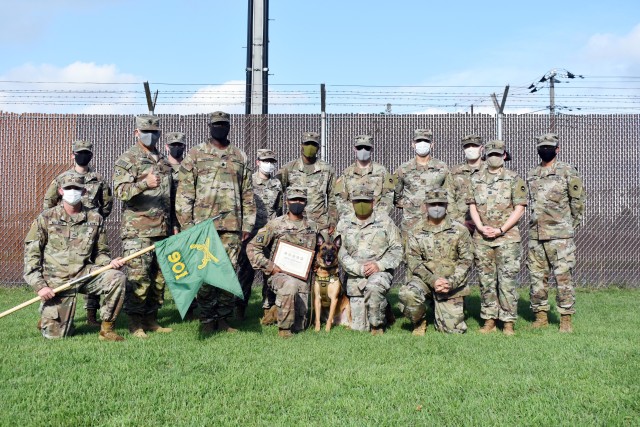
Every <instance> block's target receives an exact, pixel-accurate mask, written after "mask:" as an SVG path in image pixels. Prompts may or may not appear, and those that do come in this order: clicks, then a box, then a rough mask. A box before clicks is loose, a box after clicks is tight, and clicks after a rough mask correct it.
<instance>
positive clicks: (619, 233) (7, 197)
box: [0, 113, 640, 286]
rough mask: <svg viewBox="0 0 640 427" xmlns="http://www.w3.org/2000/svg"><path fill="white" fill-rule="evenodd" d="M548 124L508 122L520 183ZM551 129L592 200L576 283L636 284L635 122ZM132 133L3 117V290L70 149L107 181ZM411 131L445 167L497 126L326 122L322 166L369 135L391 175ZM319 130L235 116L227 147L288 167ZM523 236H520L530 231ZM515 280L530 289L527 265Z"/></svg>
mask: <svg viewBox="0 0 640 427" xmlns="http://www.w3.org/2000/svg"><path fill="white" fill-rule="evenodd" d="M160 118H161V120H162V129H163V130H164V131H165V132H170V131H182V132H185V133H186V134H187V138H188V141H189V146H192V145H195V144H197V143H199V142H201V141H203V140H204V139H205V138H206V137H207V127H206V116H205V115H202V114H200V115H186V116H180V115H161V116H160ZM548 126H549V117H548V116H545V115H537V114H532V115H507V116H505V118H504V125H503V129H504V139H505V140H506V141H507V144H508V147H509V150H510V152H511V153H512V155H513V161H512V162H511V163H508V166H509V167H510V168H511V169H514V170H516V171H517V172H518V173H519V174H520V175H521V176H523V177H524V176H525V175H526V172H527V170H528V169H529V168H531V167H533V166H534V165H535V164H536V162H537V156H536V151H535V144H534V143H533V137H534V136H535V135H538V134H540V133H543V132H546V131H547V129H548ZM556 127H557V132H558V133H559V134H560V140H561V154H560V159H561V160H563V161H567V162H569V163H571V164H573V165H575V166H576V167H577V168H578V170H579V171H580V172H581V173H582V174H583V176H584V179H585V184H586V188H587V192H588V200H587V215H586V219H585V222H584V224H583V227H582V229H581V230H580V231H579V234H578V237H577V239H576V240H577V244H578V250H579V252H578V265H577V267H576V277H577V281H578V283H579V284H582V285H591V286H607V285H612V284H615V285H627V286H638V285H640V231H639V229H640V227H639V226H640V221H639V219H638V197H639V196H640V190H639V187H638V182H639V178H640V176H639V175H640V169H639V166H638V165H639V162H638V160H639V159H638V149H637V148H638V145H639V142H640V141H639V139H640V138H639V135H640V115H584V116H559V117H558V119H557V121H556ZM133 128H134V118H133V116H130V115H42V114H22V115H18V114H10V113H0V167H1V171H0V180H1V181H0V182H2V185H1V186H0V224H2V231H1V232H0V283H3V284H9V283H19V282H21V281H22V253H23V239H24V236H25V235H26V233H27V231H28V228H29V225H30V224H31V222H32V221H33V219H34V218H35V217H36V216H37V214H38V213H39V212H40V210H41V207H42V206H41V205H42V197H43V195H44V191H45V189H46V187H47V185H48V184H49V182H51V180H52V179H53V178H54V177H55V176H56V175H57V174H58V173H60V172H61V171H63V170H66V169H67V168H70V167H71V166H72V159H71V149H70V143H71V141H72V140H73V139H76V138H85V139H88V140H91V141H93V142H94V146H95V155H94V160H93V162H92V163H93V165H94V166H95V167H96V168H97V169H98V171H100V172H101V173H102V174H103V175H104V176H105V177H106V178H107V179H108V180H111V175H112V168H113V164H114V162H115V160H116V158H117V157H118V156H119V155H120V154H121V153H122V152H123V151H124V150H126V149H127V147H129V146H130V145H131V144H132V143H133V138H132V136H133ZM416 128H430V129H433V131H434V137H435V141H436V142H437V144H436V145H435V147H434V155H435V156H436V157H438V158H440V159H442V160H444V161H445V162H447V163H448V164H449V165H455V164H457V163H460V162H462V161H463V155H462V150H461V149H460V146H459V141H460V138H461V137H462V136H464V135H466V134H470V133H477V134H480V135H483V136H484V137H485V138H487V139H492V138H494V137H495V135H496V131H495V129H496V122H495V118H494V117H493V116H489V115H469V114H443V115H375V114H366V115H365V114H340V115H328V116H327V150H326V151H327V152H326V153H325V154H326V158H327V160H328V161H329V162H330V163H331V164H332V165H333V166H334V167H335V169H336V171H337V172H338V173H340V172H341V171H342V170H343V169H344V168H345V167H347V166H348V165H349V164H350V163H351V162H352V161H353V157H354V156H353V152H352V141H353V138H354V137H355V136H356V135H359V134H363V133H368V134H373V135H374V137H375V141H376V147H375V151H374V158H375V160H377V161H379V162H381V163H383V164H384V165H385V166H387V168H389V169H390V170H395V169H396V168H397V167H398V166H399V165H400V164H401V163H402V162H404V161H406V160H408V159H410V158H411V157H412V156H413V153H412V151H411V144H410V141H411V137H412V133H413V130H414V129H416ZM319 129H320V115H298V114H295V115H284V114H282V115H268V116H245V115H234V116H233V117H232V135H231V139H232V140H233V141H234V142H235V143H236V144H238V145H239V146H241V147H242V148H244V150H245V151H246V152H247V154H248V155H249V157H250V159H251V161H252V162H253V161H254V160H255V153H256V150H257V149H258V148H261V147H269V148H273V149H274V150H275V151H276V153H277V154H278V156H279V158H280V159H281V163H285V162H287V161H289V160H292V159H294V158H296V157H297V156H298V155H299V141H300V135H301V134H302V132H304V131H310V130H313V131H319ZM119 221H120V205H119V203H118V202H116V206H115V208H114V212H113V213H112V215H111V217H110V218H109V220H108V221H107V225H108V234H109V240H110V243H111V246H112V250H113V252H114V253H115V254H118V253H119V252H120V250H121V245H120V241H119V237H118V227H119ZM521 228H522V230H523V232H524V234H525V236H526V234H527V233H526V228H527V227H526V226H523V227H521ZM524 245H526V242H525V243H524ZM525 248H526V246H525ZM525 253H526V251H525ZM399 273H401V272H399ZM397 277H401V275H400V274H398V275H397ZM519 278H520V281H521V282H522V283H523V284H526V280H527V275H526V270H525V269H524V262H523V268H522V270H521V273H520V277H519Z"/></svg>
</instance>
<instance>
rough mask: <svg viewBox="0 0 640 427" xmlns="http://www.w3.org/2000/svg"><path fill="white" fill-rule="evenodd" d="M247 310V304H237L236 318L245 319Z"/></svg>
mask: <svg viewBox="0 0 640 427" xmlns="http://www.w3.org/2000/svg"><path fill="white" fill-rule="evenodd" d="M246 311H247V306H246V305H237V306H236V319H238V320H244V319H245V312H246Z"/></svg>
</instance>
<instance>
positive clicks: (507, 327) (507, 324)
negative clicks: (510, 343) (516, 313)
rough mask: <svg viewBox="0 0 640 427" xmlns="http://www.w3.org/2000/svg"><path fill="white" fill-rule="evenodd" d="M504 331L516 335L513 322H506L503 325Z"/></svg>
mask: <svg viewBox="0 0 640 427" xmlns="http://www.w3.org/2000/svg"><path fill="white" fill-rule="evenodd" d="M502 333H503V334H505V335H507V336H512V335H515V334H516V333H515V331H514V330H513V322H504V326H503V327H502Z"/></svg>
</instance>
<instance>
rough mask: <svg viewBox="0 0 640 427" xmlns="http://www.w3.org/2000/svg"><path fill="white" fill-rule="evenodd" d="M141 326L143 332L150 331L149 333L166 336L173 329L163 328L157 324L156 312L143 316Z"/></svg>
mask: <svg viewBox="0 0 640 427" xmlns="http://www.w3.org/2000/svg"><path fill="white" fill-rule="evenodd" d="M142 320H143V324H142V327H143V329H144V330H145V331H151V332H160V333H163V334H168V333H170V332H173V329H171V328H163V327H162V326H160V325H159V324H158V312H157V311H155V312H153V313H151V314H147V315H145V316H144V317H143V318H142Z"/></svg>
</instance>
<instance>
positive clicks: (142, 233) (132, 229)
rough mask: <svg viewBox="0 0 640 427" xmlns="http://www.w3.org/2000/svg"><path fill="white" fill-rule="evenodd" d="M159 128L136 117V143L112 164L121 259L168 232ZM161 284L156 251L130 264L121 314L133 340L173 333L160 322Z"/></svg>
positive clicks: (167, 175)
mask: <svg viewBox="0 0 640 427" xmlns="http://www.w3.org/2000/svg"><path fill="white" fill-rule="evenodd" d="M159 124H160V119H159V118H158V117H155V116H149V115H139V116H137V117H136V129H135V133H134V135H135V139H136V143H135V145H134V146H133V147H131V148H130V149H129V150H127V151H126V152H124V153H123V154H122V155H121V156H120V157H119V158H118V160H117V161H116V164H115V168H114V173H113V183H114V187H115V192H116V196H117V197H118V198H119V199H120V200H122V225H121V232H120V236H121V238H122V247H123V252H124V255H125V256H128V255H130V254H132V253H134V252H137V251H139V250H141V249H143V248H146V247H147V246H151V245H153V244H155V243H156V242H157V241H159V240H162V239H164V238H166V237H167V236H168V235H169V233H170V221H171V220H170V206H171V165H169V163H168V162H167V160H166V158H165V157H164V156H163V155H162V154H161V153H159V152H158V149H157V143H158V140H159V139H160V128H159ZM164 286H165V281H164V277H163V276H162V272H161V271H160V266H159V265H158V261H157V259H156V255H155V252H153V251H152V252H147V253H146V254H144V255H142V256H140V257H138V258H135V259H133V260H132V261H131V262H130V263H129V264H128V266H127V294H126V297H125V304H124V310H125V312H126V313H127V315H128V316H129V331H130V332H131V334H132V335H133V336H135V337H137V338H147V334H146V333H145V332H146V331H153V332H165V333H168V332H171V331H172V329H171V328H163V327H161V326H160V325H159V324H158V310H159V309H160V307H161V306H162V303H163V301H164Z"/></svg>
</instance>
